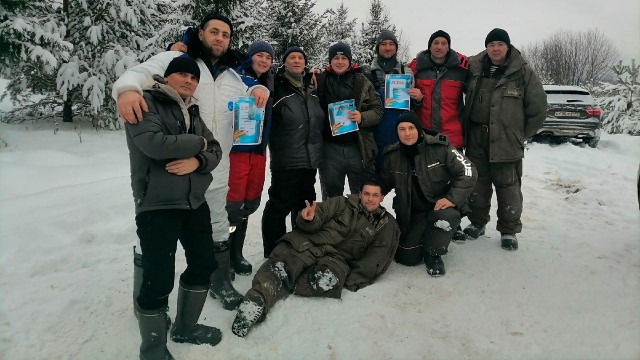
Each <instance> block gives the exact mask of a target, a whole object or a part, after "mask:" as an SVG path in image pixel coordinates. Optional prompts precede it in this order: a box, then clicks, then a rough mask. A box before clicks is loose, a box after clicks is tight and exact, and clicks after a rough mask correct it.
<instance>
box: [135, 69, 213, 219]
mask: <svg viewBox="0 0 640 360" xmlns="http://www.w3.org/2000/svg"><path fill="white" fill-rule="evenodd" d="M160 80H162V79H161V78H160ZM143 96H144V100H145V101H146V102H147V105H148V106H149V111H148V112H145V113H144V115H143V121H141V122H138V123H137V124H129V123H125V131H126V134H127V146H128V147H129V160H130V162H131V188H132V190H133V198H134V202H135V207H136V214H139V213H141V212H143V211H149V210H159V209H197V208H198V207H199V206H200V205H202V204H203V203H204V202H205V198H204V193H205V191H206V190H207V187H208V186H209V184H210V183H211V179H212V176H211V171H213V169H215V168H216V166H218V163H219V162H220V159H221V158H222V150H221V149H220V144H219V143H218V141H216V139H215V138H214V136H213V134H212V133H211V131H209V129H208V128H207V126H206V125H205V123H204V122H203V121H202V118H201V117H200V116H199V115H198V105H196V103H195V100H194V99H193V98H189V99H187V102H186V103H185V102H184V101H183V100H182V98H180V95H178V93H177V92H176V91H175V90H174V89H173V88H171V87H169V86H167V85H163V84H161V83H156V84H154V85H153V87H152V88H151V89H150V90H146V91H145V92H144V95H143ZM203 138H205V139H207V150H206V151H202V148H203V146H204V140H203ZM193 156H195V157H196V158H197V159H198V161H199V162H200V166H199V167H198V168H197V169H196V170H195V171H194V172H192V173H190V174H187V175H175V174H171V173H169V172H168V171H167V170H165V166H166V164H167V163H169V162H171V161H173V160H177V159H185V158H190V157H193Z"/></svg>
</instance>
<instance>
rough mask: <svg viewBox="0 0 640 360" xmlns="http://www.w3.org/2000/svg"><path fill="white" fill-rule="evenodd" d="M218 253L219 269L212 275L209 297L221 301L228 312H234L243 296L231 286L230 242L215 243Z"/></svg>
mask: <svg viewBox="0 0 640 360" xmlns="http://www.w3.org/2000/svg"><path fill="white" fill-rule="evenodd" d="M214 246H215V250H214V251H215V252H216V254H215V255H216V262H217V263H218V267H217V268H216V270H215V271H214V272H213V274H211V287H210V288H209V295H211V297H212V298H214V299H219V300H220V302H221V303H222V307H223V308H225V309H226V310H233V309H235V308H237V307H238V305H240V303H241V302H242V295H240V293H239V292H238V291H236V289H235V288H234V287H233V285H232V284H231V280H230V279H229V270H230V268H231V265H230V263H231V259H230V256H229V242H228V241H224V242H218V243H214Z"/></svg>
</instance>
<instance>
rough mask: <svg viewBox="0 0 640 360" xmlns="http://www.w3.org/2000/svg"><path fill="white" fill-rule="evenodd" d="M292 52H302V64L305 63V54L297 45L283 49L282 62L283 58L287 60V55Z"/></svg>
mask: <svg viewBox="0 0 640 360" xmlns="http://www.w3.org/2000/svg"><path fill="white" fill-rule="evenodd" d="M294 52H298V53H300V54H302V56H303V57H304V64H305V65H307V54H305V52H304V50H302V48H301V47H299V46H292V47H290V48H288V49H287V51H285V52H284V55H283V56H282V63H284V62H285V60H287V57H288V56H289V54H291V53H294Z"/></svg>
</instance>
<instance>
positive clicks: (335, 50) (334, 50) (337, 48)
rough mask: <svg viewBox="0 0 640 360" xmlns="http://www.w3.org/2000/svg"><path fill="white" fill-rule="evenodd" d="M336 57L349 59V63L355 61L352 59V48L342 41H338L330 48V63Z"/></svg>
mask: <svg viewBox="0 0 640 360" xmlns="http://www.w3.org/2000/svg"><path fill="white" fill-rule="evenodd" d="M336 55H344V56H346V57H347V59H349V63H351V62H352V61H353V58H352V57H351V47H349V45H347V44H346V43H343V42H342V41H338V42H337V43H335V44H333V45H331V46H329V62H331V59H333V58H334V57H335V56H336Z"/></svg>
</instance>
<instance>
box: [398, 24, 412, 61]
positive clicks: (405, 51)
mask: <svg viewBox="0 0 640 360" xmlns="http://www.w3.org/2000/svg"><path fill="white" fill-rule="evenodd" d="M396 37H397V38H398V55H397V57H398V60H399V61H401V62H403V63H407V62H409V61H410V60H411V59H412V58H413V57H414V56H415V55H416V54H410V53H409V51H410V48H411V40H409V38H408V37H407V36H406V35H405V33H404V31H402V30H399V31H398V33H397V34H396Z"/></svg>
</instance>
